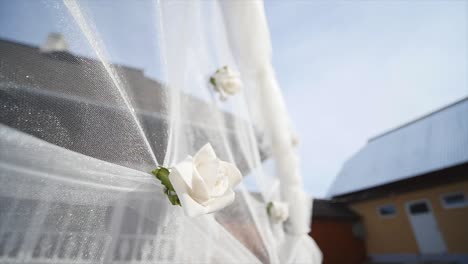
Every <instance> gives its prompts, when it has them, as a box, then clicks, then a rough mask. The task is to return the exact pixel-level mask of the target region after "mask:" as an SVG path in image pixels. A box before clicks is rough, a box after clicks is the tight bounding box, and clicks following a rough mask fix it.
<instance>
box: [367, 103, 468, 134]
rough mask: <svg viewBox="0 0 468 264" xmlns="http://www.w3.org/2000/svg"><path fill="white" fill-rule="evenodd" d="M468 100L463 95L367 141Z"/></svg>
mask: <svg viewBox="0 0 468 264" xmlns="http://www.w3.org/2000/svg"><path fill="white" fill-rule="evenodd" d="M467 100H468V96H465V97H462V98H461V99H458V100H456V101H454V102H452V103H450V104H448V105H445V106H442V107H440V108H438V109H436V110H434V111H432V112H430V113H428V114H424V115H422V116H420V117H417V118H415V119H413V120H411V121H409V122H406V123H404V124H402V125H399V126H397V127H395V128H391V129H389V130H387V131H384V132H382V133H380V134H377V135H376V136H373V137H371V138H369V139H368V140H367V142H368V143H369V142H371V141H374V140H376V139H379V138H381V137H384V136H386V135H388V134H391V133H393V132H395V131H397V130H400V129H402V128H404V127H407V126H409V125H411V124H414V123H417V122H419V121H421V120H423V119H426V118H428V117H430V116H432V115H434V114H437V113H439V112H442V111H444V110H445V109H448V108H451V107H453V106H455V105H457V104H460V103H462V102H464V101H467Z"/></svg>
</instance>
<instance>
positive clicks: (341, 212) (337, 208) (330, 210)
mask: <svg viewBox="0 0 468 264" xmlns="http://www.w3.org/2000/svg"><path fill="white" fill-rule="evenodd" d="M312 218H313V219H321V218H327V219H335V220H337V219H340V220H357V219H359V215H358V214H356V213H355V212H353V211H351V209H349V208H348V206H347V205H346V204H345V203H340V202H335V201H332V200H322V199H314V202H313V208H312Z"/></svg>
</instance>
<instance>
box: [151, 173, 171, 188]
mask: <svg viewBox="0 0 468 264" xmlns="http://www.w3.org/2000/svg"><path fill="white" fill-rule="evenodd" d="M151 173H152V174H153V175H154V176H156V178H157V179H158V180H160V181H161V184H162V185H164V186H166V188H167V189H168V190H169V191H173V192H175V190H174V186H172V183H171V181H170V180H169V174H170V172H169V170H168V169H167V168H164V167H159V168H157V169H155V170H153V171H152V172H151Z"/></svg>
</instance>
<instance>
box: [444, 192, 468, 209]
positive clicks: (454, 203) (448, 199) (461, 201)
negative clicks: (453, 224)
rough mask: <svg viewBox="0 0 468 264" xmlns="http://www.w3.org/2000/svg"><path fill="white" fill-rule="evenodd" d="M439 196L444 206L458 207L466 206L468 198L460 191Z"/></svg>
mask: <svg viewBox="0 0 468 264" xmlns="http://www.w3.org/2000/svg"><path fill="white" fill-rule="evenodd" d="M441 198H442V205H443V206H444V208H460V207H466V206H468V199H467V198H466V195H465V194H464V193H462V192H457V193H448V194H444V195H442V197H441Z"/></svg>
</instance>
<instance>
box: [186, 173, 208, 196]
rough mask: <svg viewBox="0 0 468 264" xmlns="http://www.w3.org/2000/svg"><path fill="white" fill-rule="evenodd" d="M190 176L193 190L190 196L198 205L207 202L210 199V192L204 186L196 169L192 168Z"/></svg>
mask: <svg viewBox="0 0 468 264" xmlns="http://www.w3.org/2000/svg"><path fill="white" fill-rule="evenodd" d="M192 175H193V176H192V184H193V188H192V191H191V192H190V194H191V195H192V197H193V198H194V199H196V200H197V201H198V202H200V203H202V202H205V201H207V200H208V199H210V192H209V191H208V186H207V185H206V183H205V181H204V179H203V178H202V177H201V175H200V174H199V172H198V171H197V169H196V168H193V174H192Z"/></svg>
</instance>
